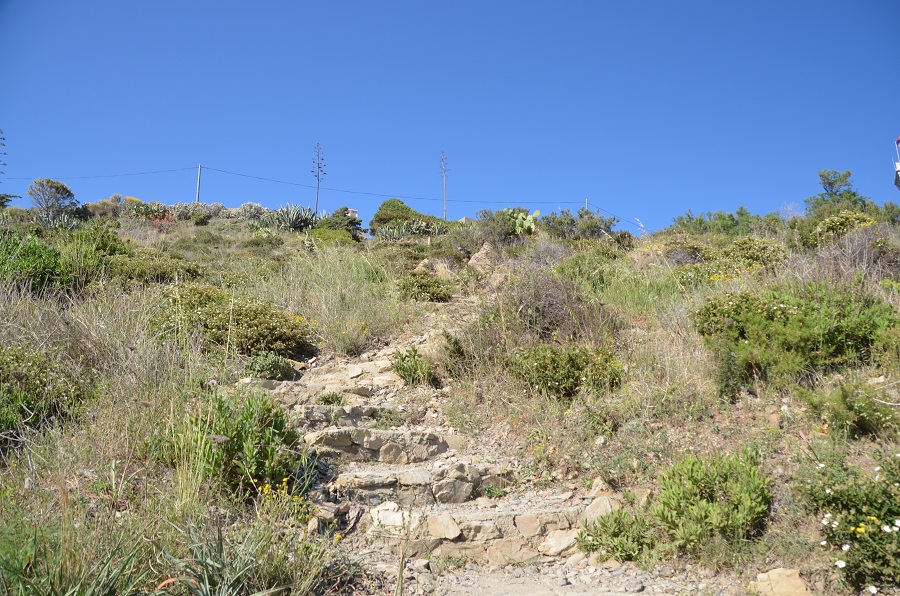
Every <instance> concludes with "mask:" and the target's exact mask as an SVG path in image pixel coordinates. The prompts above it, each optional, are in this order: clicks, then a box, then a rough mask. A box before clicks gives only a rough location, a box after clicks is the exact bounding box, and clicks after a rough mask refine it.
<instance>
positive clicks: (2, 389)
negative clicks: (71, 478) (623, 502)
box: [0, 346, 91, 447]
mask: <svg viewBox="0 0 900 596" xmlns="http://www.w3.org/2000/svg"><path fill="white" fill-rule="evenodd" d="M90 393H91V388H90V385H89V383H88V381H87V379H86V378H85V377H84V376H83V375H81V374H80V373H78V372H77V371H76V370H74V369H72V368H71V367H68V366H66V365H65V364H64V363H63V362H62V359H61V358H60V356H59V355H56V356H55V357H53V358H51V357H50V356H48V355H47V354H45V353H43V352H38V351H34V350H26V349H22V348H15V347H3V346H0V447H2V446H5V445H8V444H10V443H15V441H16V440H17V439H18V437H19V436H20V431H21V429H22V427H29V428H39V427H41V426H44V425H45V424H47V423H49V422H51V421H53V420H62V419H65V418H68V417H69V416H71V415H72V414H74V413H75V412H76V410H77V408H78V407H79V406H80V405H81V404H82V403H83V402H84V401H85V400H86V399H87V398H88V397H89V395H90Z"/></svg>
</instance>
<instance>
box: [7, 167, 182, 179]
mask: <svg viewBox="0 0 900 596" xmlns="http://www.w3.org/2000/svg"><path fill="white" fill-rule="evenodd" d="M193 169H194V168H193V167H190V168H175V169H172V170H154V171H152V172H131V173H129V174H98V175H96V176H53V177H52V178H53V180H87V179H89V178H120V177H122V176H146V175H148V174H167V173H169V172H184V171H185V170H193ZM38 178H40V176H35V177H31V176H28V177H11V176H10V177H7V178H5V180H36V179H38Z"/></svg>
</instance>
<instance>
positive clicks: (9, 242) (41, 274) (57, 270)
mask: <svg viewBox="0 0 900 596" xmlns="http://www.w3.org/2000/svg"><path fill="white" fill-rule="evenodd" d="M0 278H2V279H6V280H9V281H12V282H14V283H16V284H24V285H28V286H29V287H30V288H31V289H33V290H36V291H39V290H42V289H44V288H46V287H48V286H54V285H57V286H58V285H66V284H67V283H68V282H69V281H71V279H70V276H69V275H68V272H66V271H64V270H63V269H62V267H61V265H60V255H59V251H58V250H57V249H55V248H53V247H51V246H49V245H47V243H46V242H44V241H42V240H41V239H40V238H38V237H36V236H31V235H29V236H24V237H23V236H19V235H16V234H3V235H2V236H0Z"/></svg>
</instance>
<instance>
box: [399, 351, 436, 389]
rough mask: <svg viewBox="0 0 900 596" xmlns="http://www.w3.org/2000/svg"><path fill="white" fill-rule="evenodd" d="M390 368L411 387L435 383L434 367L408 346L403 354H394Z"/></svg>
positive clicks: (401, 352)
mask: <svg viewBox="0 0 900 596" xmlns="http://www.w3.org/2000/svg"><path fill="white" fill-rule="evenodd" d="M391 368H392V369H393V371H394V372H395V373H397V374H398V375H399V376H400V378H401V379H403V380H404V381H405V382H406V384H407V385H409V386H412V387H415V386H417V385H434V384H435V383H437V376H436V375H435V373H434V367H433V366H432V365H431V364H430V363H429V362H428V361H427V360H425V359H424V358H423V357H422V356H421V355H420V354H419V351H418V349H416V347H415V346H410V348H409V349H408V350H407V351H405V352H404V351H403V350H397V351H396V352H394V361H393V362H392V363H391Z"/></svg>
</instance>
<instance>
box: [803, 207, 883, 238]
mask: <svg viewBox="0 0 900 596" xmlns="http://www.w3.org/2000/svg"><path fill="white" fill-rule="evenodd" d="M874 223H875V220H874V219H872V218H871V217H869V216H868V215H866V214H865V213H859V212H858V211H846V210H845V211H841V212H840V213H838V214H837V215H832V216H831V217H826V218H825V219H823V220H822V221H821V222H820V223H819V225H817V226H816V230H815V237H816V243H817V244H818V245H819V246H822V245H825V244H829V243H830V242H833V241H835V240H837V239H838V238H843V237H844V236H846V235H847V234H849V233H850V232H852V231H854V230H856V229H859V228H861V227H865V226H871V225H872V224H874Z"/></svg>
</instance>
